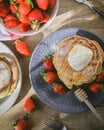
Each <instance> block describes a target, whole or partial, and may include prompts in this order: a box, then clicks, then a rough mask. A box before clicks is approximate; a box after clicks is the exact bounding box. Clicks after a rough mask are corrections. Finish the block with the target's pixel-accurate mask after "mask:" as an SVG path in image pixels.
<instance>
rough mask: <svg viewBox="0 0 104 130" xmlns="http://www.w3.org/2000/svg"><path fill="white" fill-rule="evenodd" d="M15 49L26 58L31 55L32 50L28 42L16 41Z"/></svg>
mask: <svg viewBox="0 0 104 130" xmlns="http://www.w3.org/2000/svg"><path fill="white" fill-rule="evenodd" d="M15 48H16V50H17V51H18V52H19V53H20V54H22V55H24V56H29V55H30V49H29V46H28V44H27V43H26V42H24V41H21V40H16V41H15Z"/></svg>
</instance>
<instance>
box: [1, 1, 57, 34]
mask: <svg viewBox="0 0 104 130" xmlns="http://www.w3.org/2000/svg"><path fill="white" fill-rule="evenodd" d="M58 8H59V0H56V5H55V7H54V9H53V11H52V14H51V17H50V20H49V21H48V22H46V23H45V24H44V25H43V26H41V27H40V29H39V30H37V31H35V30H29V31H27V32H21V31H20V30H19V28H18V27H16V28H12V29H8V28H6V29H7V30H8V31H9V32H11V33H13V34H16V35H21V36H30V35H34V34H37V33H39V32H42V31H43V30H44V29H46V28H47V27H48V26H49V25H50V24H51V23H52V21H53V20H54V18H55V16H56V14H57V12H58ZM0 23H1V24H2V25H3V26H4V27H5V25H4V23H3V19H2V18H0Z"/></svg>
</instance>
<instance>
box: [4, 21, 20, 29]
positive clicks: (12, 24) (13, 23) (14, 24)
mask: <svg viewBox="0 0 104 130" xmlns="http://www.w3.org/2000/svg"><path fill="white" fill-rule="evenodd" d="M18 25H19V21H18V20H17V19H10V20H8V21H7V22H6V23H5V27H7V28H14V27H17V26H18Z"/></svg>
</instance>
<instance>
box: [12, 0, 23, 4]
mask: <svg viewBox="0 0 104 130" xmlns="http://www.w3.org/2000/svg"><path fill="white" fill-rule="evenodd" d="M13 1H14V2H16V3H17V4H20V3H22V2H23V1H24V0H13Z"/></svg>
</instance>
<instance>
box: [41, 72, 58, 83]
mask: <svg viewBox="0 0 104 130" xmlns="http://www.w3.org/2000/svg"><path fill="white" fill-rule="evenodd" d="M41 76H42V77H43V79H44V80H45V81H46V82H47V83H48V84H51V83H53V82H55V81H57V80H58V76H57V74H56V73H54V72H51V71H48V72H46V73H45V72H41Z"/></svg>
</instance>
